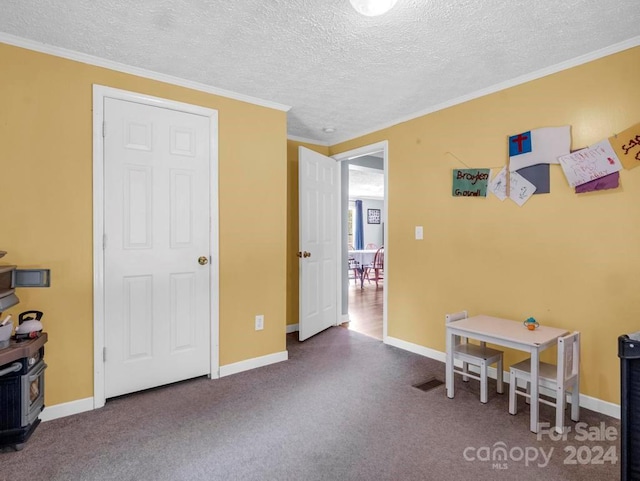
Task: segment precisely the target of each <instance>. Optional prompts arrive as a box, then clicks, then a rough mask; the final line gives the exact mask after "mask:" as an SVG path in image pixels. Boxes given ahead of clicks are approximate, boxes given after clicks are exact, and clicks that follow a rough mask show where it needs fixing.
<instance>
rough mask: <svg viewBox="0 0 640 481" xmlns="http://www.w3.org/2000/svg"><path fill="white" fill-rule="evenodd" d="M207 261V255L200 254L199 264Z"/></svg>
mask: <svg viewBox="0 0 640 481" xmlns="http://www.w3.org/2000/svg"><path fill="white" fill-rule="evenodd" d="M208 263H209V259H208V258H207V256H200V257H198V264H200V265H201V266H203V265H205V264H208Z"/></svg>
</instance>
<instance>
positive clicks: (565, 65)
mask: <svg viewBox="0 0 640 481" xmlns="http://www.w3.org/2000/svg"><path fill="white" fill-rule="evenodd" d="M638 46H640V35H638V36H636V37H633V38H630V39H629V40H625V41H624V42H620V43H616V44H614V45H610V46H608V47H605V48H602V49H600V50H595V51H593V52H590V53H587V54H585V55H580V56H579V57H575V58H573V59H570V60H566V61H564V62H561V63H558V64H555V65H552V66H550V67H546V68H543V69H541V70H537V71H535V72H531V73H528V74H526V75H521V76H520V77H516V78H513V79H510V80H505V81H504V82H500V83H498V84H495V85H492V86H490V87H487V88H484V89H481V90H476V91H475V92H472V93H470V94H467V95H463V96H462V97H458V98H456V99H453V100H449V101H447V102H443V103H441V104H438V105H434V106H433V107H429V108H427V109H424V110H420V111H418V112H415V113H412V114H409V115H407V116H405V117H400V118H399V119H396V120H393V121H390V122H386V123H384V124H382V125H378V126H377V127H375V128H371V129H367V130H366V131H364V132H361V133H359V134H357V135H350V136H349V137H344V138H339V139H336V140H334V141H333V143H332V144H331V146H334V145H337V144H341V143H343V142H347V141H349V140H354V139H357V138H358V137H363V136H365V135H369V134H372V133H374V132H378V131H380V130H384V129H388V128H389V127H393V126H394V125H398V124H401V123H403V122H408V121H409V120H413V119H417V118H419V117H423V116H425V115H429V114H432V113H434V112H437V111H439V110H444V109H447V108H449V107H453V106H455V105H458V104H462V103H464V102H468V101H469V100H474V99H477V98H480V97H484V96H485V95H489V94H493V93H496V92H499V91H501V90H505V89H508V88H511V87H515V86H517V85H521V84H524V83H527V82H530V81H532V80H537V79H539V78H542V77H546V76H548V75H552V74H554V73H558V72H562V71H563V70H568V69H570V68H573V67H577V66H579V65H583V64H585V63H588V62H592V61H594V60H598V59H600V58H603V57H606V56H608V55H613V54H615V53H618V52H622V51H624V50H629V49H630V48H634V47H638Z"/></svg>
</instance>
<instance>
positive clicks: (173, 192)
mask: <svg viewBox="0 0 640 481" xmlns="http://www.w3.org/2000/svg"><path fill="white" fill-rule="evenodd" d="M104 118H105V129H104V132H105V133H104V137H105V138H104V189H105V190H104V233H105V245H104V282H105V286H104V296H105V297H104V305H105V307H104V312H105V314H104V324H105V397H106V398H109V397H113V396H117V395H121V394H125V393H129V392H134V391H139V390H142V389H147V388H151V387H155V386H159V385H163V384H168V383H171V382H175V381H179V380H183V379H189V378H192V377H197V376H201V375H205V374H209V372H210V366H211V365H210V356H211V346H210V344H211V343H210V319H211V317H210V286H209V284H210V283H209V264H208V260H209V255H210V253H209V246H210V242H209V232H210V230H209V228H210V226H209V222H210V197H209V196H210V193H209V179H210V176H209V168H210V165H209V161H210V152H209V151H210V125H209V123H210V121H209V118H207V117H204V116H200V115H196V114H191V113H185V112H178V111H175V110H170V109H166V108H160V107H154V106H149V105H143V104H139V103H135V102H130V101H123V100H116V99H110V98H106V99H105V104H104ZM199 258H201V260H200V262H202V264H201V263H200V262H199ZM205 261H206V263H205Z"/></svg>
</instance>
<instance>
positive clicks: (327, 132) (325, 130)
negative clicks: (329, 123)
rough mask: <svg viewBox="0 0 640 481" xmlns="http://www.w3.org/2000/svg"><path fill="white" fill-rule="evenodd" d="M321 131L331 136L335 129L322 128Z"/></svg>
mask: <svg viewBox="0 0 640 481" xmlns="http://www.w3.org/2000/svg"><path fill="white" fill-rule="evenodd" d="M322 131H323V132H324V133H325V134H332V133H334V132H335V131H336V128H335V127H324V128H323V129H322Z"/></svg>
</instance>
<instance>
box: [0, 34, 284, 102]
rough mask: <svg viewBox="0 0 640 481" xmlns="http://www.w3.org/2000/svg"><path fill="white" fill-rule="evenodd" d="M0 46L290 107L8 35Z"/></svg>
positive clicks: (193, 88)
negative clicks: (8, 46) (23, 49)
mask: <svg viewBox="0 0 640 481" xmlns="http://www.w3.org/2000/svg"><path fill="white" fill-rule="evenodd" d="M0 42H1V43H6V44H8V45H14V46H16V47H20V48H26V49H28V50H33V51H35V52H40V53H46V54H48V55H53V56H55V57H61V58H66V59H68V60H73V61H76V62H81V63H84V64H87V65H94V66H97V67H104V68H108V69H110V70H115V71H117V72H123V73H128V74H131V75H136V76H138V77H144V78H148V79H151V80H158V81H159V82H165V83H168V84H171V85H178V86H180V87H186V88H189V89H192V90H198V91H200V92H206V93H209V94H213V95H218V96H220V97H226V98H229V99H233V100H239V101H241V102H247V103H250V104H254V105H259V106H261V107H267V108H270V109H275V110H282V111H284V112H288V111H289V110H290V109H291V107H290V106H288V105H284V104H280V103H277V102H272V101H270V100H263V99H259V98H257V97H251V96H249V95H244V94H240V93H237V92H232V91H231V90H225V89H221V88H218V87H213V86H211V85H206V84H202V83H199V82H194V81H192V80H187V79H183V78H180V77H174V76H173V75H167V74H163V73H159V72H154V71H152V70H147V69H143V68H139V67H133V66H130V65H125V64H123V63H119V62H114V61H112V60H107V59H104V58H100V57H95V56H93V55H88V54H86V53H81V52H76V51H74V50H68V49H66V48H62V47H55V46H53V45H47V44H45V43H41V42H37V41H35V40H30V39H26V38H22V37H17V36H15V35H10V34H8V33H3V32H0Z"/></svg>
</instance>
